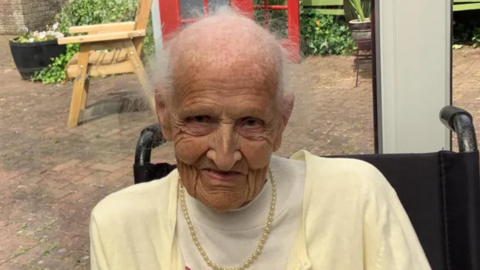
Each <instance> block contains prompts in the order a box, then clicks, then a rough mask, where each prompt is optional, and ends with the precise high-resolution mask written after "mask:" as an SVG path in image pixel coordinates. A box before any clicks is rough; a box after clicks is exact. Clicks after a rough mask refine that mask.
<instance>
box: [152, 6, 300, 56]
mask: <svg viewBox="0 0 480 270" xmlns="http://www.w3.org/2000/svg"><path fill="white" fill-rule="evenodd" d="M158 1H159V6H160V19H161V23H162V36H163V41H164V42H165V41H168V40H169V39H170V37H171V36H172V34H174V33H175V32H177V31H178V30H179V29H180V28H181V27H182V25H183V24H185V23H191V22H195V21H197V20H198V18H191V19H182V15H181V11H180V1H179V0H158ZM230 3H231V5H232V6H234V7H235V8H236V9H237V10H239V11H240V12H241V13H243V14H244V15H246V16H248V17H250V18H252V19H253V10H254V9H263V10H264V11H265V16H264V17H265V24H266V25H267V24H268V10H285V11H286V12H287V18H288V20H287V24H288V39H287V40H284V41H281V43H282V45H283V46H284V47H285V48H286V49H287V50H288V51H289V53H290V58H291V60H293V61H296V62H297V61H298V60H299V56H300V55H299V52H300V18H299V16H300V15H299V13H300V10H299V1H298V0H287V5H285V6H281V5H269V4H268V0H264V1H263V5H253V1H252V0H231V1H230ZM203 9H204V12H205V14H208V0H203Z"/></svg>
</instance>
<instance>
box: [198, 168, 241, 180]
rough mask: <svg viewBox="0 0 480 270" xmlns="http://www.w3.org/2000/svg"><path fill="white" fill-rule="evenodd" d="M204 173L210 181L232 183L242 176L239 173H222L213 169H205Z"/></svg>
mask: <svg viewBox="0 0 480 270" xmlns="http://www.w3.org/2000/svg"><path fill="white" fill-rule="evenodd" d="M202 173H204V174H205V175H206V176H207V177H208V178H210V179H215V180H220V181H232V180H235V179H236V178H237V177H239V176H241V175H242V174H241V173H239V172H222V171H216V170H211V169H203V170H202Z"/></svg>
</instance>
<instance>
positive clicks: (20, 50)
mask: <svg viewBox="0 0 480 270" xmlns="http://www.w3.org/2000/svg"><path fill="white" fill-rule="evenodd" d="M10 50H11V52H12V56H13V60H14V61H15V65H16V66H17V69H18V71H19V72H20V75H21V76H22V79H24V80H29V79H30V78H31V77H32V75H33V74H34V73H35V71H40V70H42V69H43V68H45V67H48V65H49V64H51V63H52V58H55V57H58V56H60V55H61V54H65V53H66V51H67V47H66V45H58V44H57V40H56V39H55V40H48V41H40V42H33V43H17V42H13V41H12V40H10Z"/></svg>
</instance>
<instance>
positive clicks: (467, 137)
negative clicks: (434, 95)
mask: <svg viewBox="0 0 480 270" xmlns="http://www.w3.org/2000/svg"><path fill="white" fill-rule="evenodd" d="M472 120H473V118H472V115H471V114H470V113H468V112H467V111H465V110H462V109H460V108H458V107H455V106H445V107H444V108H443V109H442V110H441V111H440V121H441V122H442V123H443V124H444V125H445V126H446V127H447V128H448V129H450V130H451V131H453V132H455V133H457V138H458V147H459V150H460V152H476V151H477V150H478V147H477V137H476V135H475V128H474V126H473V121H472Z"/></svg>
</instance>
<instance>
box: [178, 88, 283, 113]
mask: <svg viewBox="0 0 480 270" xmlns="http://www.w3.org/2000/svg"><path fill="white" fill-rule="evenodd" d="M222 86H223V88H222ZM272 92H274V91H268V90H266V89H262V87H235V86H233V87H232V86H225V85H222V84H219V85H216V87H212V86H210V87H208V86H206V85H205V87H203V88H195V87H191V88H189V89H186V90H185V91H183V92H181V93H178V94H177V95H175V96H176V97H175V98H174V104H175V106H174V107H176V109H177V110H176V111H177V112H178V113H179V114H182V115H185V116H193V115H198V114H209V115H210V114H221V113H226V114H228V115H231V116H239V117H241V116H245V115H244V114H248V115H250V116H255V117H261V116H264V115H267V114H270V112H271V111H272V110H273V109H274V107H275V106H274V105H275V100H276V98H275V97H276V96H275V95H272Z"/></svg>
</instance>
